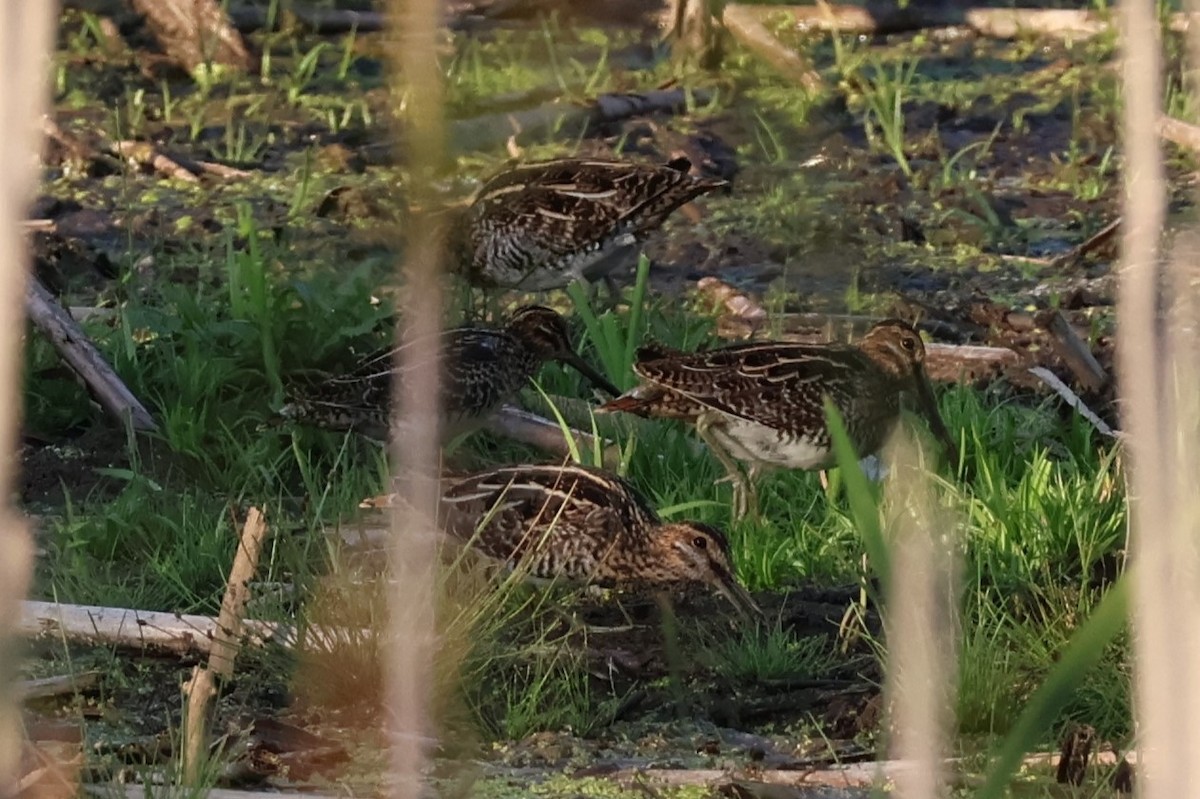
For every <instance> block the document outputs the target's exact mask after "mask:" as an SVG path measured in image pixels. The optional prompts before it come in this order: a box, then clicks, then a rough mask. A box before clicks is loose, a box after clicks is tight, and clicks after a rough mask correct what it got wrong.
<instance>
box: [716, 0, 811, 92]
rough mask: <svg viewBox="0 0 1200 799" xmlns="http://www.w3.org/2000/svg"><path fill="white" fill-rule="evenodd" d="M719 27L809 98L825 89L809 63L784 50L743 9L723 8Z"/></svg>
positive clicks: (751, 14)
mask: <svg viewBox="0 0 1200 799" xmlns="http://www.w3.org/2000/svg"><path fill="white" fill-rule="evenodd" d="M721 23H722V24H723V25H724V26H725V30H727V31H729V33H730V35H732V36H733V38H735V39H737V40H738V41H739V42H741V44H742V46H744V47H745V48H746V49H747V50H749V51H750V52H752V53H754V54H755V55H756V56H758V57H759V58H761V59H762V60H763V61H765V62H767V64H769V65H770V66H771V67H772V68H773V69H774V70H775V71H776V72H778V73H779V74H780V75H782V76H783V77H785V78H787V79H788V80H790V81H792V82H794V83H796V84H797V85H798V86H800V87H801V88H803V89H804V90H805V91H806V92H808V93H809V94H816V93H817V92H819V91H821V90H822V89H823V88H824V87H825V81H824V80H822V79H821V73H819V72H818V71H817V70H816V68H815V67H813V65H812V62H811V61H809V60H808V59H807V58H805V57H804V56H803V55H801V54H800V53H799V52H797V51H795V50H793V49H792V48H790V47H785V46H784V45H783V44H782V43H781V42H780V41H779V40H778V39H776V38H775V37H774V36H773V35H772V34H771V32H770V31H769V30H767V27H766V26H765V25H763V24H762V22H760V21H759V19H758V15H757V14H755V13H753V12H751V11H749V10H748V9H747V7H746V6H743V5H739V4H737V3H732V4H730V5H727V6H725V11H724V13H722V15H721Z"/></svg>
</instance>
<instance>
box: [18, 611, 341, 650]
mask: <svg viewBox="0 0 1200 799" xmlns="http://www.w3.org/2000/svg"><path fill="white" fill-rule="evenodd" d="M216 627H217V621H216V619H214V618H212V617H211V616H195V615H190V614H182V613H162V612H159V611H150V610H132V609H129V608H105V607H98V606H95V605H66V604H58V603H55V602H37V601H33V600H27V601H25V602H23V603H22V604H21V618H20V619H19V620H18V622H17V633H18V634H20V635H24V636H28V637H35V638H36V637H44V636H49V637H55V638H65V639H67V640H69V641H78V642H80V643H84V644H94V645H100V646H120V647H126V648H133V649H150V650H155V651H160V652H170V653H174V654H177V655H207V654H208V653H209V652H210V651H211V649H212V641H213V637H214V636H215V634H216ZM244 632H245V636H244V639H243V642H242V643H243V644H244V645H250V646H264V645H266V644H268V643H271V642H274V643H278V644H281V645H282V646H284V647H289V648H291V647H295V646H296V644H297V640H298V638H297V633H296V630H295V629H294V628H292V627H291V626H288V625H282V624H275V623H274V622H265V621H251V620H248V621H246V623H245V628H244ZM307 633H308V634H309V635H310V636H311V635H314V634H315V636H316V637H317V638H323V637H325V636H328V635H330V632H328V631H321V630H313V629H311V628H310V629H309V630H308V631H307Z"/></svg>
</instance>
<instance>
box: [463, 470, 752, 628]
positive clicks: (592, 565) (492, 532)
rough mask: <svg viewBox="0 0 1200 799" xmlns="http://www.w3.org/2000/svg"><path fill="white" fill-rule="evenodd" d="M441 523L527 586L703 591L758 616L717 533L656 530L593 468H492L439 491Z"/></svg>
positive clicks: (637, 505) (630, 494) (692, 528)
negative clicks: (548, 583)
mask: <svg viewBox="0 0 1200 799" xmlns="http://www.w3.org/2000/svg"><path fill="white" fill-rule="evenodd" d="M442 515H443V524H444V526H445V528H446V530H447V532H448V533H450V534H451V535H453V536H455V537H456V538H458V539H459V540H461V541H464V542H470V544H471V546H472V547H474V548H475V549H476V550H477V551H479V552H481V553H483V554H484V555H486V556H488V557H490V558H493V559H495V560H498V561H501V562H503V563H506V564H508V565H509V566H510V567H516V566H517V565H518V564H520V567H521V568H523V569H526V570H527V573H528V575H529V576H530V577H533V578H539V579H542V580H554V579H561V580H566V581H569V582H574V583H588V584H596V585H602V586H617V587H619V586H636V585H641V584H645V585H659V586H661V585H667V584H672V583H704V584H706V585H709V586H711V587H712V588H714V589H716V590H717V591H719V592H720V593H721V594H722V595H724V596H725V597H727V598H728V599H729V600H730V602H732V603H733V605H734V606H735V607H736V608H737V609H738V610H739V612H742V613H744V614H747V615H757V614H758V612H759V611H758V608H757V606H756V605H755V604H754V601H753V600H752V599H751V598H750V595H749V594H748V593H747V592H746V590H745V589H744V588H743V587H742V586H741V585H740V584H739V583H738V582H737V578H736V577H735V576H734V575H733V566H732V564H731V557H730V552H729V543H728V541H726V539H725V536H724V534H722V533H721V531H720V530H717V529H716V528H714V527H710V526H708V525H705V524H700V523H698V522H667V523H664V522H663V521H662V520H661V519H659V517H658V514H657V513H656V512H655V510H654V508H652V507H651V506H650V505H649V504H647V502H646V501H645V500H644V499H643V498H642V497H641V496H640V495H639V494H638V492H637V491H636V490H635V489H634V488H633V487H632V486H631V485H629V483H627V482H625V481H624V480H622V479H621V478H619V477H617V476H616V475H614V474H611V473H609V472H606V471H603V470H600V469H595V468H589V467H583V466H534V465H521V466H502V467H499V468H495V469H491V470H489V471H486V472H481V473H479V474H474V475H471V476H469V477H466V478H463V479H461V480H458V481H457V482H455V484H454V485H453V486H452V487H450V488H449V489H448V490H446V491H445V492H444V494H443V499H442Z"/></svg>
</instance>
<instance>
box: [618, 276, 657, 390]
mask: <svg viewBox="0 0 1200 799" xmlns="http://www.w3.org/2000/svg"><path fill="white" fill-rule="evenodd" d="M649 282H650V259H649V258H647V257H646V254H645V253H642V254H641V255H639V256H638V265H637V280H635V281H634V283H633V296H632V297H631V298H630V300H629V329H628V330H627V331H626V334H625V359H624V364H623V366H624V371H622V373H621V377H622V378H624V376H625V375H626V374H627V373H628V371H629V369H631V368H632V366H633V354H634V353H635V352H636V351H637V346H638V342H639V341H641V340H642V336H641V331H642V306H643V304H644V303H645V301H646V284H647V283H649Z"/></svg>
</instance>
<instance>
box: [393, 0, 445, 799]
mask: <svg viewBox="0 0 1200 799" xmlns="http://www.w3.org/2000/svg"><path fill="white" fill-rule="evenodd" d="M388 10H389V12H390V15H391V20H392V22H393V26H394V27H393V29H392V30H393V35H392V37H391V42H390V48H389V49H390V53H389V55H390V57H391V64H392V69H393V72H392V74H393V76H394V91H393V95H392V96H393V98H396V100H397V101H398V102H399V103H400V108H399V113H398V115H397V120H396V121H397V123H398V125H399V128H400V132H401V133H402V136H401V137H400V141H401V145H400V146H401V150H402V151H401V152H400V158H401V161H402V162H403V163H405V164H406V166H407V174H408V181H409V184H408V186H407V187H406V189H407V194H408V198H409V202H410V203H411V205H412V207H414V208H418V209H428V208H429V206H430V202H429V201H430V200H431V199H432V194H433V192H432V188H433V187H432V175H433V170H434V169H436V168H437V167H438V166H439V165H440V164H441V163H442V158H443V144H442V141H443V132H444V131H443V121H442V110H443V109H442V85H441V82H442V75H441V70H440V66H439V59H438V53H437V36H438V32H439V26H440V22H441V4H440V3H439V2H437V0H391V2H390V4H389V8H388ZM407 220H408V221H407V230H406V234H407V235H406V236H405V246H404V265H403V278H404V289H403V300H402V302H401V309H400V311H401V318H402V319H403V320H404V321H403V323H402V324H401V325H399V326H398V328H397V330H398V332H397V336H398V338H399V339H400V343H401V344H403V345H404V346H402V347H400V348H398V350H397V355H396V359H397V363H396V366H397V367H398V369H399V370H400V371H402V372H403V373H404V374H405V379H404V380H403V381H402V382H401V383H399V384H397V385H396V389H397V390H396V391H395V392H394V396H395V398H396V399H395V406H394V408H393V416H392V433H393V437H392V444H391V446H392V449H391V454H392V467H393V470H394V471H393V473H394V474H395V475H396V491H397V493H398V494H399V495H400V499H401V500H402V501H401V502H397V503H396V505H395V508H394V510H393V511H392V542H393V545H392V553H391V555H392V557H391V564H390V565H391V572H392V576H393V578H394V579H393V580H392V589H391V591H390V602H389V619H390V627H391V629H390V630H389V634H388V639H389V644H388V647H387V650H386V651H387V654H388V663H387V669H386V674H387V691H386V695H387V702H388V705H389V707H388V711H389V720H390V723H391V735H392V738H391V742H392V769H393V779H394V783H393V785H394V787H393V791H392V795H393V796H395V797H399V798H400V799H416V797H418V796H420V795H421V794H422V770H423V769H422V767H423V765H424V757H425V752H424V748H425V742H426V741H427V740H428V739H429V738H430V737H432V735H433V733H434V723H433V719H432V718H431V706H430V695H431V693H432V680H431V677H432V659H433V651H434V622H435V608H434V568H435V565H436V564H435V558H436V548H435V545H436V535H437V530H436V527H435V524H436V510H437V498H438V494H437V477H438V476H437V468H438V380H439V375H440V369H439V358H440V352H439V349H438V345H437V334H438V332H439V329H440V327H441V315H442V294H441V287H440V280H439V269H440V263H439V260H440V252H441V247H440V246H439V241H438V237H439V235H440V233H439V229H438V228H439V226H437V225H430V224H422V223H421V221H420V219H419V218H417V217H416V215H415V214H414V213H409V215H408V217H407Z"/></svg>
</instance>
